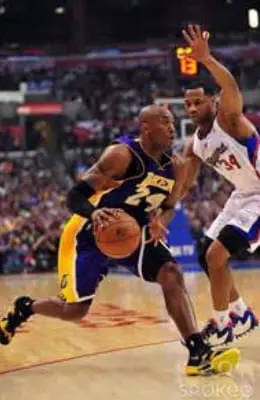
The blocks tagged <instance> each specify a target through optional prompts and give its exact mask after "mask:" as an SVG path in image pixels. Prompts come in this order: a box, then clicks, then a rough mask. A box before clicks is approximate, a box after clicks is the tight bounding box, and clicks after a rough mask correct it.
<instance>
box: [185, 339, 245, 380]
mask: <svg viewBox="0 0 260 400" xmlns="http://www.w3.org/2000/svg"><path fill="white" fill-rule="evenodd" d="M185 346H186V347H187V349H188V350H189V359H188V363H187V364H186V366H185V371H184V372H185V374H186V375H187V376H206V375H213V374H219V373H222V372H227V371H231V370H233V369H234V368H235V367H236V365H237V364H238V362H239V360H240V351H239V350H238V349H235V348H229V349H220V350H218V351H213V350H212V349H211V347H210V346H209V345H208V344H206V343H205V341H204V340H203V338H202V335H201V334H199V333H195V334H193V335H191V336H190V337H189V338H188V339H187V340H186V341H185Z"/></svg>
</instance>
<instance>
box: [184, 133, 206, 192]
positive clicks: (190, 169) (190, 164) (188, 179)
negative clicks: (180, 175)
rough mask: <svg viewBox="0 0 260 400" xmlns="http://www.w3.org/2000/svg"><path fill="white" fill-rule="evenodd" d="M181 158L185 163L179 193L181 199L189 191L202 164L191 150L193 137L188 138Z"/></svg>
mask: <svg viewBox="0 0 260 400" xmlns="http://www.w3.org/2000/svg"><path fill="white" fill-rule="evenodd" d="M183 159H184V165H185V181H184V183H183V185H182V191H181V193H180V198H181V199H182V198H184V197H185V196H186V195H187V194H188V193H189V190H190V188H191V187H192V186H193V184H194V182H195V181H196V179H197V177H198V175H199V172H200V167H201V164H202V162H201V160H200V159H199V158H198V157H197V156H196V155H195V154H194V152H193V137H192V138H191V139H189V140H188V143H187V145H186V147H185V148H184V151H183Z"/></svg>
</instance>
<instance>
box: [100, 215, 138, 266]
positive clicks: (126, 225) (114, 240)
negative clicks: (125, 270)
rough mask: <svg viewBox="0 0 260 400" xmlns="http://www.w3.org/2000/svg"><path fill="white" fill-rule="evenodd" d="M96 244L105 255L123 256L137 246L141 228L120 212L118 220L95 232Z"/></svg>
mask: <svg viewBox="0 0 260 400" xmlns="http://www.w3.org/2000/svg"><path fill="white" fill-rule="evenodd" d="M95 239H96V245H97V247H98V248H99V250H100V251H102V253H103V254H105V255H106V256H109V257H112V258H125V257H128V256H130V255H131V254H132V253H133V252H134V251H135V250H136V249H137V247H138V246H139V244H140V240H141V229H140V226H139V225H138V223H137V221H136V220H135V219H134V218H133V217H131V216H130V215H129V214H127V213H125V212H122V213H120V214H119V217H118V220H116V221H114V222H113V223H111V224H110V225H109V226H107V227H105V228H103V229H101V230H100V231H98V232H96V233H95Z"/></svg>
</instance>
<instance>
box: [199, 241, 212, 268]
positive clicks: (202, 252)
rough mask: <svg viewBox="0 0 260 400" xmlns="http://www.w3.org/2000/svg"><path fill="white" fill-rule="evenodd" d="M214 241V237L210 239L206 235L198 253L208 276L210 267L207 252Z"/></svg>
mask: <svg viewBox="0 0 260 400" xmlns="http://www.w3.org/2000/svg"><path fill="white" fill-rule="evenodd" d="M212 242H213V239H210V238H209V237H207V236H206V237H205V240H204V243H203V245H202V248H201V250H200V252H199V255H198V261H199V264H200V266H201V268H202V269H203V271H204V272H205V274H206V275H207V276H209V269H208V264H207V260H206V254H207V251H208V248H209V246H210V245H211V243H212Z"/></svg>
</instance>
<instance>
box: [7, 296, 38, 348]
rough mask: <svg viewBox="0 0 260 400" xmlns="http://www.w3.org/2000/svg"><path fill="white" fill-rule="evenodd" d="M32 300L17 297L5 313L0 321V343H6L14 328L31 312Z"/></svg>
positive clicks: (10, 338)
mask: <svg viewBox="0 0 260 400" xmlns="http://www.w3.org/2000/svg"><path fill="white" fill-rule="evenodd" d="M32 304H33V300H32V299H31V298H30V297H18V298H17V299H16V300H15V301H14V303H13V305H12V306H11V307H10V309H9V310H8V311H7V314H6V316H5V317H4V318H2V320H1V321H0V343H1V344H3V345H8V344H9V343H10V342H11V340H12V338H13V336H14V335H15V331H16V329H17V328H18V327H19V326H20V325H21V324H22V323H23V322H25V321H27V320H28V318H30V316H31V315H32V314H33V311H32Z"/></svg>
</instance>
